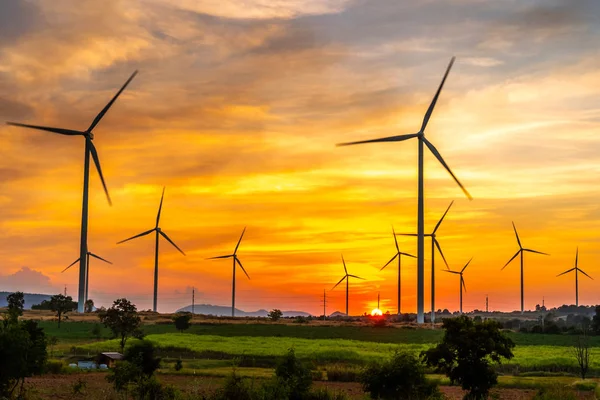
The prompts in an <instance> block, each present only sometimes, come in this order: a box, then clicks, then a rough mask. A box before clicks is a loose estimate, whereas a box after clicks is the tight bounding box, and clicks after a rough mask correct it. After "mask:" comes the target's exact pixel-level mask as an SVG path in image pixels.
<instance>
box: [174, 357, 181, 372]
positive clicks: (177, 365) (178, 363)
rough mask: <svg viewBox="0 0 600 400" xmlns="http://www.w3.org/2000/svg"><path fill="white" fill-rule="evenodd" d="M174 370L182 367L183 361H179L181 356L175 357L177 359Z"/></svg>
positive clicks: (179, 369)
mask: <svg viewBox="0 0 600 400" xmlns="http://www.w3.org/2000/svg"><path fill="white" fill-rule="evenodd" d="M174 368H175V371H181V369H182V368H183V363H182V362H181V358H179V359H177V361H175V367H174Z"/></svg>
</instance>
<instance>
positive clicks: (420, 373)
mask: <svg viewBox="0 0 600 400" xmlns="http://www.w3.org/2000/svg"><path fill="white" fill-rule="evenodd" d="M360 381H361V383H362V385H363V389H364V391H365V392H368V393H369V395H370V396H371V398H372V399H384V400H386V399H390V400H392V399H393V400H402V399H406V400H426V399H435V398H439V396H440V394H439V391H438V388H437V385H436V384H435V383H431V382H428V381H427V379H426V378H425V368H424V367H423V364H422V363H421V362H420V361H419V359H418V358H417V357H415V356H414V355H413V354H409V353H400V352H395V353H394V355H393V356H392V358H391V359H390V360H388V361H386V362H383V363H381V364H379V363H372V364H371V365H369V366H368V367H367V368H365V370H364V371H363V373H362V375H361V377H360Z"/></svg>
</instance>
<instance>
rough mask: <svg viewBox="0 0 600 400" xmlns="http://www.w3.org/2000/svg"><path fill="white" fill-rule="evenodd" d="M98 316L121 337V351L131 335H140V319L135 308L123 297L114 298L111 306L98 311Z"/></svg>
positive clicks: (114, 333) (115, 334)
mask: <svg viewBox="0 0 600 400" xmlns="http://www.w3.org/2000/svg"><path fill="white" fill-rule="evenodd" d="M98 316H99V317H100V321H101V322H102V323H103V324H104V326H106V327H107V328H109V329H110V330H111V331H112V333H113V335H114V336H115V337H118V338H120V339H121V343H120V346H121V351H123V349H124V348H125V343H126V342H127V339H129V338H130V337H131V336H135V337H141V336H142V335H141V331H140V325H141V324H142V320H141V318H140V317H139V315H138V313H137V308H136V306H135V304H133V303H131V302H130V301H129V300H127V299H125V298H123V299H117V300H115V301H114V303H113V305H112V307H110V308H109V309H107V310H106V311H104V312H101V313H99V314H98Z"/></svg>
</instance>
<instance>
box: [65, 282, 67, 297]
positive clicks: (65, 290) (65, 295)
mask: <svg viewBox="0 0 600 400" xmlns="http://www.w3.org/2000/svg"><path fill="white" fill-rule="evenodd" d="M65 297H67V285H65Z"/></svg>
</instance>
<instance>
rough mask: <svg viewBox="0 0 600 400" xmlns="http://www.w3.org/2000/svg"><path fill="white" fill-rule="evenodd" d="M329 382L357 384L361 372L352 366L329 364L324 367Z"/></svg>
mask: <svg viewBox="0 0 600 400" xmlns="http://www.w3.org/2000/svg"><path fill="white" fill-rule="evenodd" d="M326 371H327V380H328V381H329V382H359V381H360V375H361V371H360V369H359V368H358V367H356V366H352V365H340V364H330V365H327V367H326Z"/></svg>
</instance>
